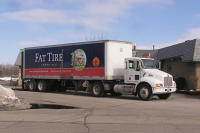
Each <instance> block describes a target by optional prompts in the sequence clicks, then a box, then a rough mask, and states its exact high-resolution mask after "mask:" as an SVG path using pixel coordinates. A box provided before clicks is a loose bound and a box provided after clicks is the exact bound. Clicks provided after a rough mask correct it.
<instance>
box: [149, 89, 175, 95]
mask: <svg viewBox="0 0 200 133" xmlns="http://www.w3.org/2000/svg"><path fill="white" fill-rule="evenodd" d="M175 91H176V87H169V88H167V87H162V88H161V87H159V88H153V94H166V93H172V92H175Z"/></svg>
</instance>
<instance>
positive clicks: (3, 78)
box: [0, 77, 11, 81]
mask: <svg viewBox="0 0 200 133" xmlns="http://www.w3.org/2000/svg"><path fill="white" fill-rule="evenodd" d="M0 80H3V81H10V80H11V77H1V78H0Z"/></svg>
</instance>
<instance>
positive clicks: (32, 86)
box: [28, 80, 37, 91]
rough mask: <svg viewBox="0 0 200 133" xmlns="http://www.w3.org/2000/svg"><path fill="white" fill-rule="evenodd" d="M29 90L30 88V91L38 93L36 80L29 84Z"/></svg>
mask: <svg viewBox="0 0 200 133" xmlns="http://www.w3.org/2000/svg"><path fill="white" fill-rule="evenodd" d="M28 88H29V90H30V91H36V88H37V83H36V81H35V80H31V81H30V82H29V87H28Z"/></svg>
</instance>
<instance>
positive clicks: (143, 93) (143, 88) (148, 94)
mask: <svg viewBox="0 0 200 133" xmlns="http://www.w3.org/2000/svg"><path fill="white" fill-rule="evenodd" d="M138 96H139V98H140V99H141V100H144V101H149V100H151V98H152V96H153V95H152V89H151V86H150V85H148V84H142V85H140V86H139V88H138Z"/></svg>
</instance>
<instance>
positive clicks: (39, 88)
mask: <svg viewBox="0 0 200 133" xmlns="http://www.w3.org/2000/svg"><path fill="white" fill-rule="evenodd" d="M38 90H39V91H42V90H43V86H42V83H41V82H39V83H38Z"/></svg>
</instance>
